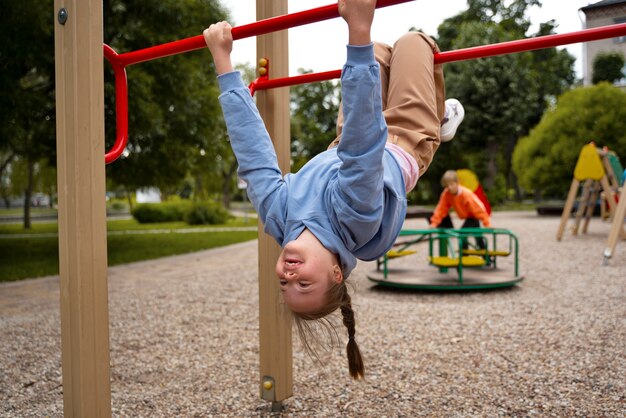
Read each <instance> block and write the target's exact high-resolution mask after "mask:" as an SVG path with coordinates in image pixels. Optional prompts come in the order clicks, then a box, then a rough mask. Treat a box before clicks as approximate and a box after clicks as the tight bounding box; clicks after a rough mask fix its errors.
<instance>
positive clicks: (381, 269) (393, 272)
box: [367, 168, 523, 290]
mask: <svg viewBox="0 0 626 418" xmlns="http://www.w3.org/2000/svg"><path fill="white" fill-rule="evenodd" d="M456 173H457V177H458V179H459V183H460V184H461V185H462V186H464V187H467V188H468V189H470V190H471V191H472V192H474V193H475V194H476V195H477V196H478V198H479V199H480V200H481V202H483V204H484V205H485V208H486V210H487V212H488V213H489V214H491V204H490V203H489V199H487V196H486V194H485V192H484V190H483V188H482V186H481V184H480V182H479V180H478V177H477V176H476V174H475V173H474V172H473V171H471V170H469V169H465V168H464V169H458V170H456ZM407 237H411V238H409V239H406V238H407ZM487 237H488V238H489V239H488V240H487V239H486V238H487ZM503 238H506V239H507V240H508V242H507V244H506V245H505V246H504V249H503V246H502V242H500V241H502V240H503ZM470 239H471V240H470ZM476 239H481V240H485V242H486V243H487V248H485V249H482V248H475V247H471V246H470V241H475V240H476ZM398 240H399V241H398V242H397V243H396V244H395V245H394V247H395V248H394V249H392V250H391V251H389V252H387V254H385V255H384V256H382V257H380V258H379V259H378V260H377V261H376V270H375V271H373V272H371V273H369V274H368V276H367V277H368V278H369V279H370V280H371V281H373V282H375V283H377V284H379V285H381V286H389V287H403V288H411V289H431V290H469V289H487V288H495V287H508V286H513V285H515V284H516V283H519V282H520V281H521V280H523V276H522V275H520V273H519V262H518V242H517V237H516V236H515V235H514V234H513V233H512V232H511V231H509V230H506V229H494V228H462V229H447V228H445V229H444V228H436V229H410V230H403V231H401V232H400V236H399V238H398ZM420 243H428V256H427V258H422V259H420V258H419V256H416V257H412V258H411V261H410V262H409V263H406V262H405V263H401V262H397V261H395V260H396V259H398V258H405V259H408V258H409V257H408V256H412V255H413V254H416V253H419V249H418V248H417V245H418V244H420ZM509 256H513V265H512V266H510V269H509V270H511V272H510V273H508V274H507V273H505V272H504V271H503V270H502V269H499V268H498V265H497V264H498V258H501V257H509ZM391 260H394V261H393V262H392V261H391ZM426 261H427V263H426ZM391 264H393V265H394V267H391ZM407 264H408V265H407ZM428 266H430V268H429V267H428ZM424 267H426V269H424ZM433 267H435V269H433Z"/></svg>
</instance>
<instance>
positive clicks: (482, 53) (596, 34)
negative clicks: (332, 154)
mask: <svg viewBox="0 0 626 418" xmlns="http://www.w3.org/2000/svg"><path fill="white" fill-rule="evenodd" d="M625 35H626V23H621V24H618V25H609V26H601V27H598V28H593V29H585V30H581V31H577V32H570V33H562V34H556V35H545V36H538V37H536V38H527V39H519V40H516V41H509V42H501V43H498V44H491V45H483V46H475V47H470V48H463V49H457V50H455V51H445V52H440V53H438V54H436V55H435V63H437V64H445V63H447V62H454V61H464V60H471V59H475V58H486V57H492V56H495V55H503V54H512V53H515V52H524V51H532V50H535V49H543V48H552V47H555V46H559V45H568V44H575V43H578V42H589V41H596V40H598V39H605V38H613V37H618V36H625ZM340 77H341V70H333V71H326V72H322V73H311V74H301V75H297V76H292V77H282V78H274V79H268V78H267V76H264V77H259V78H258V79H256V80H255V81H254V82H252V83H251V84H250V92H251V93H252V94H254V92H255V91H257V90H267V89H273V88H277V87H286V86H294V85H297V84H306V83H313V82H317V81H326V80H332V79H335V78H340Z"/></svg>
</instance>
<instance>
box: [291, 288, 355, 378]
mask: <svg viewBox="0 0 626 418" xmlns="http://www.w3.org/2000/svg"><path fill="white" fill-rule="evenodd" d="M326 298H327V303H326V305H325V306H324V307H323V308H322V310H320V311H318V312H316V313H312V314H311V313H308V314H302V313H296V312H294V313H293V319H294V323H295V325H296V328H297V329H298V335H299V336H300V340H301V341H302V345H303V346H304V348H305V350H306V351H307V352H308V353H309V355H310V356H311V357H313V358H315V359H316V360H318V361H320V362H321V361H322V359H321V358H320V355H319V351H318V348H322V349H323V350H324V351H330V349H332V347H333V346H335V345H339V337H338V336H337V330H336V329H335V326H334V324H333V322H332V321H331V320H330V319H329V318H328V315H330V314H331V313H333V312H335V311H336V310H337V309H340V310H341V316H342V318H343V325H344V326H345V327H346V329H347V331H348V344H347V346H346V354H347V356H348V370H349V372H350V376H351V377H352V378H353V379H354V380H359V379H362V378H363V376H364V374H365V368H364V366H363V358H362V356H361V350H359V346H358V344H357V343H356V340H355V338H354V334H355V332H356V330H355V321H354V311H353V310H352V299H351V298H350V294H349V293H348V287H347V285H346V281H345V280H342V281H341V283H335V282H333V284H332V285H331V286H330V287H329V288H328V290H327V291H326ZM320 334H322V335H321V337H326V338H319V337H320ZM324 340H329V341H330V344H329V346H328V347H324V346H323V345H322V344H323V341H324Z"/></svg>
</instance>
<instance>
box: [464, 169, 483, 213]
mask: <svg viewBox="0 0 626 418" xmlns="http://www.w3.org/2000/svg"><path fill="white" fill-rule="evenodd" d="M456 175H457V177H458V178H459V183H460V184H461V186H464V187H467V188H468V189H470V190H471V191H472V192H474V194H475V195H476V196H478V198H479V199H480V201H481V202H483V205H485V210H486V211H487V213H488V214H489V215H491V203H489V199H487V195H486V194H485V190H484V189H483V186H482V185H481V184H480V181H478V176H476V174H475V173H474V172H473V171H472V170H469V169H467V168H460V169H458V170H456Z"/></svg>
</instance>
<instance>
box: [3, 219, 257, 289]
mask: <svg viewBox="0 0 626 418" xmlns="http://www.w3.org/2000/svg"><path fill="white" fill-rule="evenodd" d="M107 224H108V230H109V231H125V230H151V229H164V230H170V229H181V228H185V229H187V228H202V226H199V227H191V226H189V225H187V224H186V223H184V222H171V223H163V224H149V225H142V224H139V223H137V222H136V221H135V220H132V219H131V220H115V221H109V222H108V223H107ZM215 226H216V227H217V226H256V221H255V220H250V219H249V220H248V221H247V222H244V221H243V220H241V219H238V220H234V221H231V222H229V223H228V224H226V225H215ZM57 229H58V228H57V224H56V223H37V224H33V228H32V229H31V230H29V231H25V230H24V229H22V226H21V225H0V235H3V237H2V238H0V282H5V281H15V280H21V279H25V278H32V277H41V276H47V275H53V274H58V272H59V250H58V237H56V236H53V237H32V238H31V237H27V238H10V237H9V236H10V235H12V234H34V233H56V232H57ZM256 238H257V231H256V230H254V231H228V232H196V233H191V234H175V233H169V231H164V233H156V234H154V233H150V234H133V235H109V236H108V238H107V248H108V250H107V253H108V254H107V255H108V264H109V266H114V265H117V264H124V263H130V262H133V261H141V260H150V259H154V258H159V257H165V256H169V255H176V254H185V253H190V252H194V251H200V250H205V249H209V248H216V247H221V246H225V245H230V244H235V243H238V242H243V241H249V240H252V239H256Z"/></svg>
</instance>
